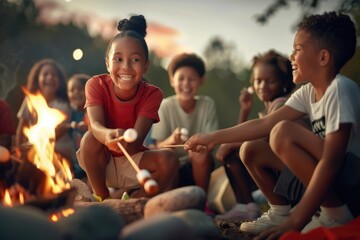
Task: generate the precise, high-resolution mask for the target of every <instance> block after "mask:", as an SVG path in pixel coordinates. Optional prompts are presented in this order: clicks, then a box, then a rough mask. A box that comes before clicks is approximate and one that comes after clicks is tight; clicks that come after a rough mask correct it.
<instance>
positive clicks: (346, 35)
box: [298, 11, 356, 70]
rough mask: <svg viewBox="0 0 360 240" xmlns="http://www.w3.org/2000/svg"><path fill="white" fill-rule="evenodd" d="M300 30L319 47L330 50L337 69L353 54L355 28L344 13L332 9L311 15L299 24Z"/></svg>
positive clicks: (354, 48)
mask: <svg viewBox="0 0 360 240" xmlns="http://www.w3.org/2000/svg"><path fill="white" fill-rule="evenodd" d="M300 30H304V31H306V32H308V33H310V34H311V37H312V38H313V39H315V40H316V41H317V42H318V45H319V47H320V48H325V49H327V50H328V51H329V52H330V54H331V55H332V56H333V58H334V63H335V67H336V68H337V69H338V70H340V69H341V68H342V67H343V66H344V65H345V63H346V62H347V61H348V60H349V59H351V58H352V57H353V56H354V54H355V50H356V28H355V24H354V22H353V21H352V20H351V18H350V17H349V16H348V15H346V14H343V13H336V12H334V11H332V12H324V13H323V14H315V15H311V16H309V17H306V18H304V20H303V21H302V22H301V23H300V24H299V26H298V31H300Z"/></svg>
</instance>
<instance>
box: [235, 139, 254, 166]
mask: <svg viewBox="0 0 360 240" xmlns="http://www.w3.org/2000/svg"><path fill="white" fill-rule="evenodd" d="M257 151H259V149H258V148H257V145H256V144H255V142H254V141H248V142H244V143H243V144H242V145H241V147H240V151H239V155H240V159H241V161H242V162H243V163H244V165H245V166H249V165H250V164H251V163H254V160H253V159H255V154H256V152H257Z"/></svg>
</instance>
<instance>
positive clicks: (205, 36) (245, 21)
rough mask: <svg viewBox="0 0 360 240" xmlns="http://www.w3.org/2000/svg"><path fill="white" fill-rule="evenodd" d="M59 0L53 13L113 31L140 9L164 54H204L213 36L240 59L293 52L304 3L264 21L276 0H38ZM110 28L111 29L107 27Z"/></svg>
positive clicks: (332, 2) (152, 41) (329, 5)
mask: <svg viewBox="0 0 360 240" xmlns="http://www.w3.org/2000/svg"><path fill="white" fill-rule="evenodd" d="M36 2H37V3H44V2H50V3H57V6H56V9H57V10H56V11H54V7H53V8H52V11H53V12H52V15H51V16H57V17H58V18H64V16H70V15H71V17H74V16H75V17H76V18H77V21H79V22H81V21H85V22H87V23H90V26H91V29H92V30H91V31H94V32H96V31H98V30H99V29H101V32H102V33H103V34H104V35H106V34H107V35H110V36H113V35H114V34H115V33H114V32H113V31H112V30H113V28H114V26H113V25H111V23H110V22H111V21H116V22H118V21H119V20H120V19H122V18H128V17H129V16H130V15H133V14H142V15H144V16H145V18H146V20H147V22H148V35H147V42H148V44H149V47H150V48H153V49H155V48H156V49H157V52H158V53H160V54H159V55H162V57H171V56H172V55H174V54H176V53H178V52H181V51H187V52H195V53H197V54H199V55H201V56H203V53H204V50H205V48H206V46H208V44H209V42H210V40H211V39H212V38H214V37H215V36H220V37H221V38H222V39H223V40H224V41H226V42H231V43H232V44H234V45H235V46H236V49H237V51H238V53H239V54H240V57H241V58H242V60H243V61H244V62H245V63H247V64H249V63H250V61H251V59H252V57H253V56H254V55H256V54H258V53H260V52H264V51H267V50H269V49H270V48H274V49H276V50H278V51H280V52H281V53H283V54H286V55H288V54H290V53H291V49H292V41H293V37H294V32H293V30H292V29H291V28H292V27H293V26H294V24H295V23H296V21H297V20H298V19H299V17H300V8H299V6H298V5H297V4H295V3H292V4H291V5H290V6H289V7H288V8H284V9H282V10H280V11H279V12H277V13H276V15H275V16H273V17H272V18H271V19H270V21H269V22H268V23H267V24H265V25H260V24H259V23H257V22H256V21H255V15H257V14H261V13H263V12H264V10H265V9H266V8H267V7H268V6H269V4H270V3H271V2H272V1H268V0H102V1H100V0H36ZM337 4H338V1H337V0H328V1H327V2H326V4H323V5H322V6H320V7H321V9H320V10H319V12H323V11H324V10H334V7H335V6H337ZM109 29H111V30H109Z"/></svg>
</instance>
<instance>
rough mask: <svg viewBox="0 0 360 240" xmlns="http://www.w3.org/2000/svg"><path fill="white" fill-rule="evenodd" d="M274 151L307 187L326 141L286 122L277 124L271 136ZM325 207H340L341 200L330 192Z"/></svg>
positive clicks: (324, 203) (296, 125)
mask: <svg viewBox="0 0 360 240" xmlns="http://www.w3.org/2000/svg"><path fill="white" fill-rule="evenodd" d="M270 144H271V148H272V149H273V151H274V152H275V153H276V154H277V155H278V156H279V157H280V158H281V160H282V161H283V162H284V163H285V164H286V165H287V166H288V168H289V169H290V170H291V171H292V172H293V173H294V175H295V176H297V177H298V178H299V179H300V181H301V182H302V183H303V184H304V185H305V186H306V187H307V186H308V184H309V182H310V179H311V177H312V175H313V173H314V170H315V167H316V165H317V163H318V162H317V161H318V159H320V158H321V154H322V152H323V147H324V146H323V145H324V141H323V140H322V139H321V138H320V137H318V136H316V135H315V134H314V133H312V132H311V131H309V130H308V129H306V128H304V127H301V126H300V125H298V124H296V123H294V122H290V121H284V122H281V123H279V124H277V125H276V126H275V127H274V128H273V130H272V131H271V134H270ZM322 205H323V206H329V207H331V206H340V205H342V202H341V200H340V199H339V198H338V197H337V196H336V194H335V192H334V191H332V190H330V191H329V193H328V195H327V198H326V199H325V201H324V202H323V204H322Z"/></svg>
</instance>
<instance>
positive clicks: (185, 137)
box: [180, 128, 189, 141]
mask: <svg viewBox="0 0 360 240" xmlns="http://www.w3.org/2000/svg"><path fill="white" fill-rule="evenodd" d="M180 134H181V135H180V138H181V140H182V141H186V140H188V138H189V131H188V130H187V129H186V128H181V129H180Z"/></svg>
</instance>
